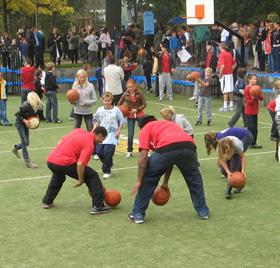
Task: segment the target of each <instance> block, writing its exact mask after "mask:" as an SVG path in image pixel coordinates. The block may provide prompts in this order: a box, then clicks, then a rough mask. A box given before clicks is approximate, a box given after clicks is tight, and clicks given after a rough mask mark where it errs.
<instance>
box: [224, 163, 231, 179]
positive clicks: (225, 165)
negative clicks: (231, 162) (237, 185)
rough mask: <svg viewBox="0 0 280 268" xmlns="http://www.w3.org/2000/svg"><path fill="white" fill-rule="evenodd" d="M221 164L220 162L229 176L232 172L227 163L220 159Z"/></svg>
mask: <svg viewBox="0 0 280 268" xmlns="http://www.w3.org/2000/svg"><path fill="white" fill-rule="evenodd" d="M221 164H222V167H223V168H224V170H225V172H226V173H227V177H228V178H229V177H230V176H231V174H232V173H231V171H230V170H229V167H228V164H227V163H226V162H225V161H222V162H221Z"/></svg>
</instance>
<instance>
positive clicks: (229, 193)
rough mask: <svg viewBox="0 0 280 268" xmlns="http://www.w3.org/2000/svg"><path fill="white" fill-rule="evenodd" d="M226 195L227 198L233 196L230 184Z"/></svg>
mask: <svg viewBox="0 0 280 268" xmlns="http://www.w3.org/2000/svg"><path fill="white" fill-rule="evenodd" d="M225 197H226V199H231V198H232V193H231V187H230V186H229V185H227V187H226V191H225Z"/></svg>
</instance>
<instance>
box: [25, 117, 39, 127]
mask: <svg viewBox="0 0 280 268" xmlns="http://www.w3.org/2000/svg"><path fill="white" fill-rule="evenodd" d="M27 120H28V121H29V123H30V125H31V126H29V128H30V129H36V128H38V127H39V125H40V121H39V118H38V117H37V116H30V117H28V118H27Z"/></svg>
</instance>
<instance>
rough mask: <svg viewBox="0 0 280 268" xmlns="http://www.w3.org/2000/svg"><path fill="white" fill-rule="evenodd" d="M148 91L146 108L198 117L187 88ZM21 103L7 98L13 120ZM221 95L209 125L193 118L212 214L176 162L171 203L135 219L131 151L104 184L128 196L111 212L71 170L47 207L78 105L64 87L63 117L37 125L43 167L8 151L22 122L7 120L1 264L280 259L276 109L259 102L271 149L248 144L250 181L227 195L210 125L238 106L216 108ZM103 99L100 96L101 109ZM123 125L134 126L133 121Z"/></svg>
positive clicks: (33, 146)
mask: <svg viewBox="0 0 280 268" xmlns="http://www.w3.org/2000/svg"><path fill="white" fill-rule="evenodd" d="M146 99H147V101H148V103H147V109H146V113H152V114H154V115H156V116H157V117H159V116H160V115H159V110H160V109H161V108H163V107H164V106H165V105H171V104H172V105H174V106H175V107H176V109H177V113H184V114H185V115H186V116H187V118H188V119H189V120H190V122H191V123H192V124H193V126H194V124H195V122H196V115H197V112H196V108H195V107H194V103H193V102H191V101H189V100H188V99H187V98H186V97H184V96H181V95H175V98H174V101H173V102H167V101H163V102H159V101H158V98H155V97H154V96H153V95H152V94H146ZM19 103H20V98H19V97H10V98H9V100H8V103H7V107H8V115H9V118H10V121H11V122H12V123H14V116H13V115H14V113H15V111H16V110H17V108H18V106H19ZM221 104H222V100H221V99H219V100H213V103H212V112H213V114H214V115H213V125H212V126H211V127H207V126H206V119H205V115H204V121H203V124H202V125H201V126H199V127H194V129H195V140H196V143H197V146H198V157H199V159H200V164H201V171H202V174H203V178H204V187H205V194H206V199H207V203H208V206H209V208H210V211H211V217H210V219H209V220H206V221H205V220H201V219H199V218H198V217H197V215H196V213H195V211H194V209H193V207H192V203H191V201H190V196H189V193H188V189H187V187H186V185H185V183H184V180H183V177H182V176H181V174H180V172H178V170H177V169H176V168H175V169H174V170H173V173H172V177H171V179H170V191H171V199H170V200H169V202H168V204H167V205H165V206H163V207H157V206H155V205H154V204H152V203H151V204H150V206H149V208H148V210H147V214H146V219H145V220H146V221H145V224H143V225H136V224H133V223H129V222H128V221H127V215H128V213H129V212H130V210H131V207H132V204H133V198H132V197H131V196H130V191H131V189H132V187H133V186H134V183H135V180H136V175H137V168H136V167H137V153H135V157H133V158H131V159H126V158H125V152H124V151H123V152H120V151H119V152H118V154H116V155H115V157H114V169H113V172H112V178H111V179H110V180H108V181H104V180H102V182H103V183H104V185H105V187H106V188H108V189H110V188H115V189H118V190H119V191H120V192H121V194H122V201H121V204H120V205H119V206H118V207H117V208H115V209H113V211H112V212H111V213H109V214H106V215H99V216H92V215H90V214H89V211H90V205H91V200H90V198H89V196H88V191H87V189H86V186H82V187H80V188H73V185H74V181H73V180H72V179H70V178H69V179H67V180H66V182H65V184H64V186H63V188H62V190H61V192H60V193H59V195H58V197H57V198H56V200H55V204H56V207H55V208H53V209H50V210H43V209H42V206H41V200H42V197H43V195H44V193H45V191H46V188H47V185H48V183H49V180H50V175H51V174H50V171H49V170H48V168H47V166H46V158H47V155H48V153H49V152H50V150H51V148H52V147H54V146H55V145H56V143H57V142H58V140H59V139H60V137H61V136H63V135H64V134H66V133H68V132H69V131H70V130H71V129H72V122H71V121H69V120H68V116H69V112H70V110H71V106H70V105H69V104H68V103H67V102H66V100H65V98H64V94H59V118H60V119H61V120H63V123H62V124H50V123H49V124H47V123H45V122H42V123H41V125H40V127H39V128H38V129H37V130H32V131H30V146H29V154H30V158H31V159H32V160H33V161H34V162H35V163H37V164H38V165H39V168H38V169H36V170H31V169H28V168H26V167H25V165H24V161H23V160H22V159H20V160H19V159H16V158H15V156H14V155H12V153H11V152H10V149H11V147H12V145H13V144H15V143H17V142H18V141H19V136H18V134H17V132H16V129H15V127H14V126H13V127H5V128H4V127H2V126H1V127H0V137H1V138H0V158H1V172H0V208H1V210H0V211H1V214H0V227H1V229H0V241H1V244H0V267H1V268H4V267H17V268H18V267H102V268H103V267H104V268H105V267H167V268H169V267H176V268H177V267H207V268H208V267H215V268H219V267H252V268H256V267H279V262H280V257H279V256H280V254H279V248H280V232H279V229H280V228H279V227H280V224H279V222H280V221H279V190H280V186H279V185H280V183H279V181H280V175H279V170H280V169H279V168H280V165H279V163H277V162H276V161H275V160H274V150H275V148H274V147H275V144H274V143H273V142H271V141H270V140H269V137H270V126H271V120H270V117H269V115H268V113H267V111H266V108H261V109H260V115H259V137H258V143H259V144H262V145H263V149H261V150H253V149H249V150H248V152H247V185H246V188H245V189H244V190H243V191H242V193H241V194H239V195H234V198H233V199H232V200H226V199H225V198H224V189H225V186H226V182H225V179H222V178H221V177H220V173H219V170H218V168H217V166H216V159H215V158H216V155H215V153H213V154H212V155H210V156H207V155H206V150H205V148H204V144H203V134H204V133H206V132H207V131H219V130H222V129H224V128H226V122H227V120H228V116H230V115H231V114H232V113H220V112H218V108H219V107H220V106H221ZM100 105H101V104H100V102H99V103H98V104H95V106H94V110H96V108H97V107H99V106H100ZM239 125H240V126H241V121H240V122H239ZM136 129H137V127H136ZM137 133H138V129H137ZM137 133H136V134H137ZM122 134H124V135H127V129H126V128H124V129H123V131H122ZM136 138H137V136H136ZM90 165H91V166H92V167H93V168H94V169H96V170H98V171H99V172H100V168H101V165H100V162H99V161H94V160H92V161H91V162H90ZM100 175H102V173H101V172H100Z"/></svg>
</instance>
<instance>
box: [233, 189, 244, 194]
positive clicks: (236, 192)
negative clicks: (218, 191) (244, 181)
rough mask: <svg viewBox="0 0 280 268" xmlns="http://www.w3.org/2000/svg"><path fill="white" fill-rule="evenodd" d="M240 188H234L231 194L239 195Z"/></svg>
mask: <svg viewBox="0 0 280 268" xmlns="http://www.w3.org/2000/svg"><path fill="white" fill-rule="evenodd" d="M241 190H242V189H241V188H236V189H235V190H234V191H233V192H234V193H235V194H240V193H241Z"/></svg>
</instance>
